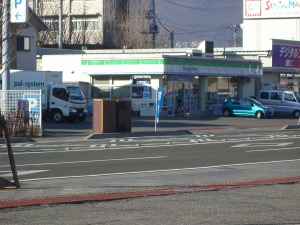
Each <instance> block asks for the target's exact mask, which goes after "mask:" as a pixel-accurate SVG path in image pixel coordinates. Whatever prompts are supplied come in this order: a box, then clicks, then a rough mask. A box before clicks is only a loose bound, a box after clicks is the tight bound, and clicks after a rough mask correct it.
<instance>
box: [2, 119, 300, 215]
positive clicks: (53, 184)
mask: <svg viewBox="0 0 300 225" xmlns="http://www.w3.org/2000/svg"><path fill="white" fill-rule="evenodd" d="M297 121H298V120H297ZM297 121H295V124H296V122H297ZM295 124H294V120H293V119H283V120H278V121H272V120H257V119H252V118H249V119H248V118H245V119H244V118H243V119H240V118H234V117H233V118H226V119H224V118H223V117H217V116H194V117H191V118H174V117H165V118H162V119H161V120H160V122H159V123H158V124H157V127H156V131H155V122H154V118H152V117H147V118H139V117H138V118H133V119H132V132H130V133H114V134H93V128H92V121H91V120H89V121H87V122H86V123H83V124H80V123H78V124H65V125H64V126H63V128H62V124H46V128H45V134H46V136H45V137H41V138H34V139H33V140H32V141H45V140H47V141H51V140H52V141H55V140H56V141H57V139H58V138H66V137H68V138H74V139H81V138H83V139H90V138H106V137H122V136H149V135H151V136H153V135H182V134H187V133H199V132H210V131H214V130H218V131H220V130H222V131H224V130H233V129H250V128H252V129H287V128H288V127H289V126H292V128H293V129H295V128H299V127H298V126H295ZM69 126H71V127H72V126H74V127H80V129H76V128H75V129H71V130H70V129H66V128H65V127H69ZM59 128H60V129H59ZM15 141H17V140H15ZM19 141H20V140H19ZM298 166H299V165H298V164H295V165H294V167H295V168H299V167H298ZM250 169H252V170H253V171H254V170H255V169H257V168H250ZM278 170H279V171H280V170H281V168H278ZM292 172H293V173H292V175H291V176H288V175H286V174H284V173H282V174H280V173H278V177H276V178H274V177H268V174H262V177H259V178H253V177H251V176H249V177H244V178H243V177H240V179H239V180H238V181H237V180H234V179H232V178H231V177H224V178H223V177H222V178H218V179H215V180H213V181H208V180H203V182H202V183H199V184H196V185H195V184H190V185H189V183H188V182H189V181H188V180H186V181H185V180H183V182H186V183H185V184H183V183H178V184H175V186H172V185H157V186H147V185H145V186H143V188H138V187H139V186H136V187H135V188H133V189H131V188H132V187H134V185H132V187H131V188H130V189H128V188H127V187H125V186H119V187H117V186H116V187H115V190H114V189H112V188H111V189H105V188H101V186H102V185H100V184H101V183H102V184H103V180H101V179H102V178H101V179H93V178H89V179H86V180H82V179H79V178H78V179H76V178H73V179H70V180H68V181H65V180H57V181H53V180H52V181H39V183H37V182H31V183H28V182H26V183H21V188H20V189H15V188H13V187H6V188H1V185H0V209H1V208H10V207H20V206H29V205H40V204H54V203H66V202H87V201H92V200H93V201H105V200H114V199H124V198H133V197H141V196H156V195H169V194H179V193H187V192H198V191H205V190H212V189H223V188H234V187H242V186H247V185H248V186H249V185H251V186H253V185H264V184H265V185H266V184H278V183H290V182H299V181H300V174H298V173H297V172H299V171H297V169H295V170H294V171H292ZM255 173H257V171H254V172H253V174H255ZM103 179H104V178H103ZM123 179H124V178H123ZM134 179H137V180H138V179H139V178H134ZM134 179H133V181H135V180H134ZM152 179H153V178H152ZM95 180H96V181H95ZM66 182H69V185H66V184H65V183H66ZM86 182H88V187H84V186H82V185H83V183H86ZM0 183H1V182H0ZM89 187H93V188H89ZM95 190H96V191H95Z"/></svg>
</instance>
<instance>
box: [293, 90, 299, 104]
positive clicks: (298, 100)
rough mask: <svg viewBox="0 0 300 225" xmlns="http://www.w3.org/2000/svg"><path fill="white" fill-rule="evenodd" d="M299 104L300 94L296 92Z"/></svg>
mask: <svg viewBox="0 0 300 225" xmlns="http://www.w3.org/2000/svg"><path fill="white" fill-rule="evenodd" d="M294 94H295V96H296V99H297V102H300V93H299V92H294Z"/></svg>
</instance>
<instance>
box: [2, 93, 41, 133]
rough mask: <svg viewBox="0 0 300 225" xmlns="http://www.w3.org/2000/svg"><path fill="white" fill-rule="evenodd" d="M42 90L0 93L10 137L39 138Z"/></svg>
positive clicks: (3, 114)
mask: <svg viewBox="0 0 300 225" xmlns="http://www.w3.org/2000/svg"><path fill="white" fill-rule="evenodd" d="M41 106H42V104H41V90H6V91H3V90H2V91H0V110H1V115H2V116H4V118H5V121H6V122H7V127H8V132H9V135H10V136H39V134H40V132H41V126H42V108H41Z"/></svg>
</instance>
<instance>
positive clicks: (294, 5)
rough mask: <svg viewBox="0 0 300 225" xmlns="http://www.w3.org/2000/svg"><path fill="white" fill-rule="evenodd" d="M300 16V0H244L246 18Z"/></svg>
mask: <svg viewBox="0 0 300 225" xmlns="http://www.w3.org/2000/svg"><path fill="white" fill-rule="evenodd" d="M293 17H300V0H244V19H257V18H293Z"/></svg>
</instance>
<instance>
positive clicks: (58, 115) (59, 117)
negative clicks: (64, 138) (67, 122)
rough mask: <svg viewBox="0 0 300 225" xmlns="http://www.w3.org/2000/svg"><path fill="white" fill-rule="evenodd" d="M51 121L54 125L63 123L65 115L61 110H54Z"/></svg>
mask: <svg viewBox="0 0 300 225" xmlns="http://www.w3.org/2000/svg"><path fill="white" fill-rule="evenodd" d="M51 119H52V121H53V122H54V123H61V122H62V121H63V114H62V112H61V111H60V110H54V111H53V112H52V114H51Z"/></svg>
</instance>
